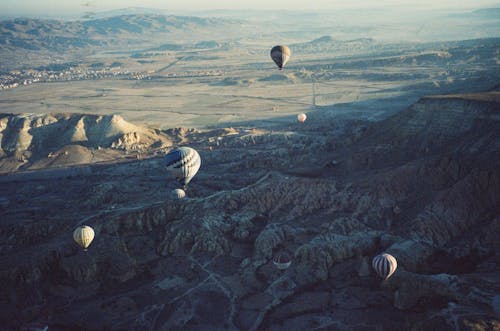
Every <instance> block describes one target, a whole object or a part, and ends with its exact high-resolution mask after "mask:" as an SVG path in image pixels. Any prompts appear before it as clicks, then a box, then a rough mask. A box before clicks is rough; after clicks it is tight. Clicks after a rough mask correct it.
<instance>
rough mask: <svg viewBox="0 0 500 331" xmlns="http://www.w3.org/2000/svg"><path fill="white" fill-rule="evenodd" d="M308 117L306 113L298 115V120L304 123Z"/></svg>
mask: <svg viewBox="0 0 500 331" xmlns="http://www.w3.org/2000/svg"><path fill="white" fill-rule="evenodd" d="M306 118H307V115H306V114H304V113H301V114H299V115H297V121H299V122H300V123H304V122H305V121H306Z"/></svg>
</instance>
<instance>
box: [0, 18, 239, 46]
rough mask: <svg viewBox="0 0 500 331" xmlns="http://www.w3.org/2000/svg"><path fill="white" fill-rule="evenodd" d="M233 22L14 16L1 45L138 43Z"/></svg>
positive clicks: (0, 28)
mask: <svg viewBox="0 0 500 331" xmlns="http://www.w3.org/2000/svg"><path fill="white" fill-rule="evenodd" d="M234 23H237V22H236V21H234V20H229V19H227V20H226V19H219V18H217V19H216V18H200V17H191V16H164V15H156V14H135V15H119V16H112V17H102V18H97V19H90V20H78V21H60V20H41V19H26V18H17V19H12V20H5V21H0V47H1V48H10V49H25V50H32V51H39V50H51V51H59V52H62V51H67V50H71V49H80V48H84V47H105V46H114V45H119V44H126V45H129V44H130V45H132V44H133V45H137V46H139V45H141V44H145V43H147V42H148V41H152V40H165V38H166V37H168V36H175V35H177V34H190V35H193V36H195V35H196V32H197V31H200V32H202V33H207V32H209V31H211V30H212V29H213V30H214V31H216V30H219V29H220V30H221V31H222V30H224V31H226V30H227V27H228V26H229V25H232V24H234ZM145 36H146V37H145ZM203 39H204V38H202V39H200V40H203Z"/></svg>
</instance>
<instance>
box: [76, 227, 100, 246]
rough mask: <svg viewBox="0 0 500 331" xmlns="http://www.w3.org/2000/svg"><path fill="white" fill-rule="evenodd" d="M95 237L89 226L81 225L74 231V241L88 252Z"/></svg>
mask: <svg viewBox="0 0 500 331" xmlns="http://www.w3.org/2000/svg"><path fill="white" fill-rule="evenodd" d="M94 235H95V233H94V229H92V228H91V227H90V226H88V225H81V226H79V227H77V228H76V229H75V231H73V239H74V240H75V241H76V243H77V244H78V245H80V246H82V248H83V250H84V251H86V250H87V248H88V247H89V246H90V244H91V243H92V240H94Z"/></svg>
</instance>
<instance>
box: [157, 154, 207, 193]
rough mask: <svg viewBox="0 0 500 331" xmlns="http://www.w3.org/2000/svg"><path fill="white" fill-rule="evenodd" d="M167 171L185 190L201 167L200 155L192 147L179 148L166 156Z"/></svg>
mask: <svg viewBox="0 0 500 331" xmlns="http://www.w3.org/2000/svg"><path fill="white" fill-rule="evenodd" d="M165 165H166V167H167V171H168V172H169V173H170V174H172V175H173V176H174V177H175V178H176V179H177V181H178V182H179V183H180V184H181V185H182V186H183V188H185V187H186V186H187V184H189V182H190V181H191V179H193V177H194V176H195V175H196V173H197V172H198V170H199V169H200V166H201V158H200V154H198V152H197V151H196V150H194V149H193V148H191V147H179V148H174V149H173V150H171V151H170V152H169V153H168V154H167V156H165Z"/></svg>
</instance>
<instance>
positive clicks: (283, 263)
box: [273, 252, 292, 270]
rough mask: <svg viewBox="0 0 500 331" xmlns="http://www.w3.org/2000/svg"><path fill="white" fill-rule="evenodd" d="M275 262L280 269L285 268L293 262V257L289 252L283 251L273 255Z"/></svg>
mask: <svg viewBox="0 0 500 331" xmlns="http://www.w3.org/2000/svg"><path fill="white" fill-rule="evenodd" d="M273 264H274V265H275V266H276V268H278V269H279V270H285V269H288V267H290V265H291V264H292V258H291V256H290V254H288V253H287V252H281V253H278V254H276V255H275V256H274V257H273Z"/></svg>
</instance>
